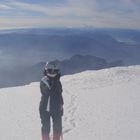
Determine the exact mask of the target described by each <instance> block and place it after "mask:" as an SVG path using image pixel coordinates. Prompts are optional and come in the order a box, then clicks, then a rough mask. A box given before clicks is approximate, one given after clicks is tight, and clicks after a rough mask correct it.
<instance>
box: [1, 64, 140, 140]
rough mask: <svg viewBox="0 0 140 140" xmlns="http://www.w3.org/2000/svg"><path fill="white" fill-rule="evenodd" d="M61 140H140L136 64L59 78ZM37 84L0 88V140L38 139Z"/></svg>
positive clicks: (139, 73)
mask: <svg viewBox="0 0 140 140" xmlns="http://www.w3.org/2000/svg"><path fill="white" fill-rule="evenodd" d="M61 81H62V84H63V89H64V92H63V96H64V101H65V106H64V109H65V115H64V116H63V132H64V140H139V139H140V109H139V106H140V94H139V92H140V66H131V67H118V68H111V69H104V70H99V71H85V72H82V73H79V74H75V75H69V76H64V77H62V78H61ZM39 101H40V91H39V83H32V84H30V85H27V86H22V87H14V88H6V89H0V132H1V134H0V139H1V140H41V136H40V127H41V124H40V118H39V113H38V106H39Z"/></svg>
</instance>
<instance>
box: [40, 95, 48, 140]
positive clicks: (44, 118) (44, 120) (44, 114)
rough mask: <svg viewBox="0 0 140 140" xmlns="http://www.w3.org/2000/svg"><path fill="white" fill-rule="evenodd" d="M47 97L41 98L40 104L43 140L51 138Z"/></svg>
mask: <svg viewBox="0 0 140 140" xmlns="http://www.w3.org/2000/svg"><path fill="white" fill-rule="evenodd" d="M46 100H47V99H46V98H43V96H42V98H41V102H40V106H39V113H40V118H41V123H42V127H41V134H42V140H50V138H49V134H50V114H49V113H48V112H47V111H46V103H47V101H46Z"/></svg>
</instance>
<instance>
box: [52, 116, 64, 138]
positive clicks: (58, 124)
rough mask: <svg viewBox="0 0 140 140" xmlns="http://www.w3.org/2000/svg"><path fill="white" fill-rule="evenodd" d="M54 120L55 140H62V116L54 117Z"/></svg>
mask: <svg viewBox="0 0 140 140" xmlns="http://www.w3.org/2000/svg"><path fill="white" fill-rule="evenodd" d="M52 120H53V140H60V137H61V134H62V116H61V115H58V114H56V115H52Z"/></svg>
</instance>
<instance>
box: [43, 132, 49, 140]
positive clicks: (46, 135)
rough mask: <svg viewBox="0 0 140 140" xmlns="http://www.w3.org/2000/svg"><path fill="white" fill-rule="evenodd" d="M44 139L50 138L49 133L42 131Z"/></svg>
mask: <svg viewBox="0 0 140 140" xmlns="http://www.w3.org/2000/svg"><path fill="white" fill-rule="evenodd" d="M42 140H50V137H49V134H46V133H44V132H42Z"/></svg>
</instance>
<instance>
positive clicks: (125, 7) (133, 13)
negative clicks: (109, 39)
mask: <svg viewBox="0 0 140 140" xmlns="http://www.w3.org/2000/svg"><path fill="white" fill-rule="evenodd" d="M139 15H140V0H0V28H1V29H5V28H18V27H83V26H93V27H117V28H139V29H140V16H139Z"/></svg>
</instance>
